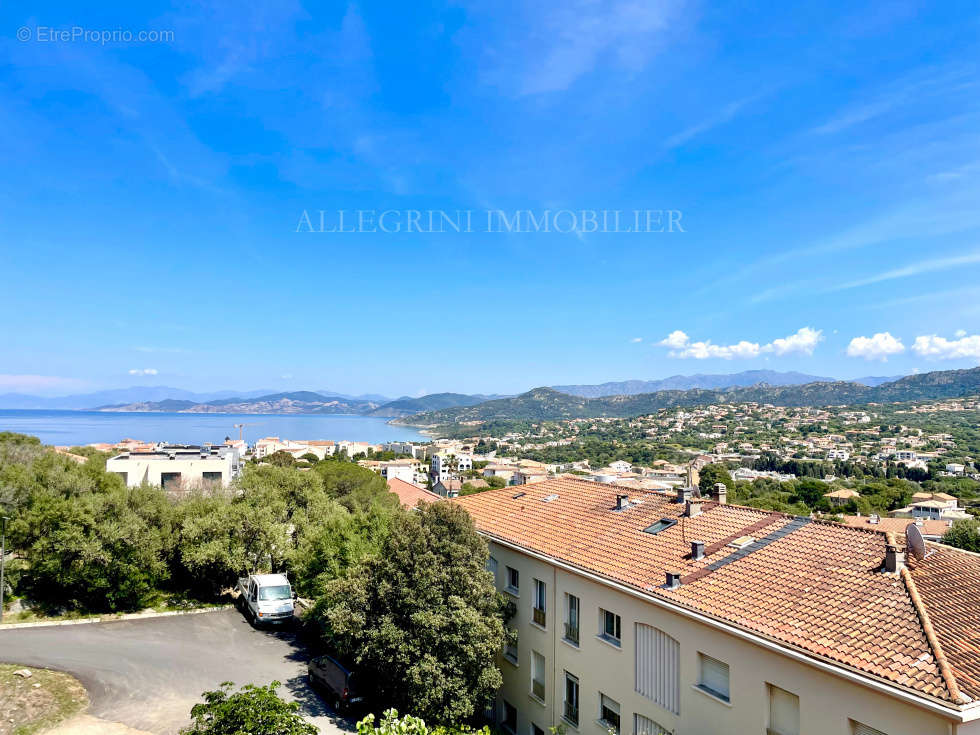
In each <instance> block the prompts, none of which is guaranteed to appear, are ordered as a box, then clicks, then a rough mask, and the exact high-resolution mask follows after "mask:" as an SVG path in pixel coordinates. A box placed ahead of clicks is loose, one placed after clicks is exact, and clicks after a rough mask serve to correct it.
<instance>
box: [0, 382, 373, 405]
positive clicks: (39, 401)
mask: <svg viewBox="0 0 980 735" xmlns="http://www.w3.org/2000/svg"><path fill="white" fill-rule="evenodd" d="M272 394H275V391H273V390H270V389H268V388H267V389H265V390H249V391H234V390H219V391H214V392H211V393H194V392H192V391H189V390H183V389H181V388H171V387H168V386H163V385H159V386H133V387H131V388H116V389H114V390H103V391H96V392H94V393H81V394H77V395H70V396H59V397H57V398H47V397H42V396H32V395H25V394H23V393H5V394H0V408H15V409H45V410H49V411H56V410H64V411H84V410H87V409H91V408H93V407H96V406H113V405H126V404H136V403H160V402H163V401H184V402H187V403H209V402H212V401H222V400H228V399H235V400H236V401H241V400H244V399H249V398H260V397H262V396H268V395H272ZM317 394H318V395H320V396H325V397H328V398H339V399H342V400H355V401H363V402H374V403H377V404H378V405H382V404H384V403H387V402H389V401H390V400H391V398H388V397H387V396H382V395H378V394H376V393H368V394H365V395H361V396H350V395H345V394H343V393H335V392H333V391H328V390H323V391H317Z"/></svg>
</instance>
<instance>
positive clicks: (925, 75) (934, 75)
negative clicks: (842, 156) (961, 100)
mask: <svg viewBox="0 0 980 735" xmlns="http://www.w3.org/2000/svg"><path fill="white" fill-rule="evenodd" d="M972 73H973V72H972V70H968V69H955V70H952V71H948V70H937V69H927V70H925V71H920V72H917V73H916V74H914V75H911V76H907V77H904V78H902V79H898V80H896V81H894V82H892V83H891V84H890V85H888V86H887V87H885V88H884V89H883V90H882V91H881V92H880V93H879V94H878V95H877V96H875V97H873V98H872V99H870V100H866V101H862V102H859V103H857V104H854V105H850V106H847V107H844V108H843V109H841V110H840V111H839V112H838V113H837V114H836V115H835V116H833V117H831V118H830V119H828V120H827V121H826V122H824V123H823V124H822V125H818V126H817V127H815V128H813V130H812V132H813V133H815V134H817V135H833V134H836V133H840V132H842V131H844V130H847V129H849V128H852V127H855V126H858V125H861V124H862V123H865V122H868V121H870V120H874V119H876V118H879V117H882V116H883V115H885V114H886V113H893V112H894V111H895V110H896V109H898V108H901V107H904V106H906V105H913V104H914V105H920V104H922V102H923V101H924V100H928V99H931V98H934V97H941V96H945V95H947V94H950V93H951V92H956V91H959V90H962V89H963V87H964V84H966V85H969V84H971V83H972Z"/></svg>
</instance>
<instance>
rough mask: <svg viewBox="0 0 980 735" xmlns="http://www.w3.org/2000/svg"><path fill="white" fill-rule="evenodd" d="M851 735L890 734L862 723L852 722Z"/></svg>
mask: <svg viewBox="0 0 980 735" xmlns="http://www.w3.org/2000/svg"><path fill="white" fill-rule="evenodd" d="M851 735H888V733H886V732H884V731H882V730H875V729H874V728H873V727H871V726H869V725H863V724H861V723H860V722H857V721H855V720H851Z"/></svg>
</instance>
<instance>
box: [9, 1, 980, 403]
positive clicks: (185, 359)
mask: <svg viewBox="0 0 980 735" xmlns="http://www.w3.org/2000/svg"><path fill="white" fill-rule="evenodd" d="M92 5H93V4H81V3H78V4H72V3H64V4H58V3H31V4H9V3H8V4H4V6H2V7H0V19H2V23H0V28H2V29H5V30H4V31H3V32H2V33H0V54H2V57H3V64H2V66H0V150H2V157H3V164H4V166H3V168H4V176H3V177H2V178H0V272H2V278H3V288H2V290H0V306H2V307H3V309H4V312H5V313H6V314H7V317H8V321H7V329H5V330H4V336H3V340H2V346H0V392H5V391H22V392H34V393H49V394H51V393H54V394H57V393H66V392H75V391H79V390H87V389H95V388H101V387H117V386H124V385H133V384H136V385H139V384H147V385H161V384H163V385H176V386H180V387H186V388H192V389H201V390H210V389H218V388H233V389H243V390H244V389H250V388H270V389H276V390H280V389H281V390H289V389H300V388H311V389H332V390H337V391H342V392H353V393H362V392H380V393H384V394H388V395H397V394H419V393H423V392H434V391H443V390H453V391H465V392H515V391H520V390H524V389H527V388H530V387H532V386H536V385H543V384H559V383H572V382H575V383H578V382H601V381H605V380H614V379H627V378H655V377H663V376H666V375H671V374H677V373H694V372H734V371H739V370H745V369H754V368H767V369H775V370H800V371H804V372H808V373H812V374H817V375H830V376H840V377H856V376H860V375H894V374H901V373H908V372H912V371H914V370H923V371H924V370H934V369H948V368H962V367H973V366H976V365H977V364H978V363H980V336H978V334H980V298H978V296H980V283H978V275H980V208H978V206H977V202H978V201H980V197H978V196H977V194H978V192H980V77H978V70H980V55H978V50H980V48H978V46H980V43H978V39H980V33H978V31H980V10H978V9H977V7H976V4H975V3H966V2H947V3H925V2H922V3H915V2H908V3H903V2H888V3H860V2H846V3H843V2H842V3H839V4H825V7H824V8H817V7H811V8H809V9H805V10H799V9H791V8H790V7H788V5H787V4H784V3H776V2H773V3H765V2H758V3H745V2H738V3H710V4H709V3H697V2H683V1H676V2H675V1H674V0H660V1H659V2H639V1H635V2H630V1H626V0H622V1H613V2H600V1H599V0H583V1H580V2H566V3H517V2H513V3H510V2H506V1H504V2H500V1H499V0H498V1H495V2H481V1H476V2H466V1H463V0H458V1H456V2H448V3H433V4H426V3H360V4H357V3H323V4H318V5H314V4H301V3H298V2H290V0H284V1H282V2H277V3H269V4H267V5H264V4H262V3H248V4H238V3H234V4H233V3H223V4H216V5H207V4H201V3H187V4H180V3H178V4H173V5H169V4H163V3H154V2H144V3H128V4H118V5H117V4H114V3H99V4H97V5H98V7H93V6H92ZM76 27H77V28H79V29H83V30H84V31H87V32H89V33H91V32H95V31H102V30H109V31H127V32H130V33H132V34H134V36H135V35H136V34H138V33H139V32H140V31H164V32H168V33H170V34H172V38H171V39H170V40H165V41H159V42H138V41H130V42H127V41H124V40H118V39H110V40H109V41H107V42H106V43H104V44H103V43H101V42H99V41H91V40H88V39H86V38H76V39H75V40H71V39H69V40H64V41H58V40H51V31H50V30H49V29H57V30H62V31H68V32H71V29H72V28H76ZM22 29H26V30H22ZM18 33H22V34H24V35H26V36H28V40H26V41H21V40H18ZM42 39H43V40H42ZM496 209H500V210H504V211H507V212H513V211H514V210H529V211H532V212H536V213H541V212H544V211H545V210H549V211H551V212H555V211H557V210H566V209H567V210H571V211H573V212H581V211H582V210H622V211H631V210H634V209H639V210H648V209H649V210H675V211H677V212H680V213H682V220H681V221H682V224H683V229H684V231H683V232H677V231H675V232H670V233H668V232H643V233H636V232H632V233H615V232H605V233H602V232H599V233H591V232H590V233H583V232H562V233H558V232H547V233H546V232H530V233H515V232H511V233H506V232H503V233H501V232H493V233H490V232H485V231H474V232H471V233H466V232H461V233H456V232H441V233H431V232H430V233H420V232H411V233H406V232H404V231H402V232H399V233H390V232H389V233H384V232H363V231H362V232H355V233H327V232H309V231H306V230H305V229H303V228H299V229H301V230H303V231H300V232H297V229H298V225H299V223H300V222H301V216H302V213H303V212H304V211H307V212H316V211H318V210H326V211H327V212H337V211H338V210H345V211H354V210H372V211H376V212H380V211H384V210H394V211H397V212H405V211H407V210H421V211H427V210H437V211H438V210H445V211H449V212H454V211H456V210H473V211H474V212H476V213H478V216H482V214H480V213H483V212H486V211H487V210H496Z"/></svg>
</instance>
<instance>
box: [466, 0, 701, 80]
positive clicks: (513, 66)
mask: <svg viewBox="0 0 980 735" xmlns="http://www.w3.org/2000/svg"><path fill="white" fill-rule="evenodd" d="M472 5H474V6H477V7H474V8H472V10H473V11H474V12H475V13H476V14H480V13H483V12H485V13H486V14H487V15H486V17H487V18H493V17H494V16H496V17H497V18H499V17H500V15H501V11H502V10H503V8H502V7H501V5H500V4H499V3H492V4H491V3H479V2H477V3H472ZM688 5H689V3H688V2H686V1H685V0H653V1H652V2H643V1H642V0H608V1H606V2H597V1H596V0H574V1H573V2H568V3H558V4H534V3H531V4H526V5H525V4H518V5H515V6H514V7H513V10H511V9H508V11H507V12H505V13H504V15H506V16H507V17H508V18H509V20H508V22H507V23H506V25H505V26H504V29H503V34H504V37H503V38H502V39H501V40H500V41H499V42H498V43H496V44H487V53H486V56H485V59H484V61H485V63H486V64H487V65H488V67H489V68H488V71H487V79H488V81H490V82H492V83H494V84H495V85H497V86H499V87H502V88H506V89H508V90H512V91H513V92H514V93H516V94H517V95H519V96H529V95H540V94H547V93H553V92H561V91H563V90H566V89H568V88H569V87H571V86H572V85H573V84H574V83H575V82H576V81H578V80H579V79H580V78H582V77H583V76H585V75H587V74H589V73H590V72H591V71H592V70H593V69H595V68H596V67H597V66H599V65H600V64H602V63H609V64H610V65H613V66H615V67H618V68H619V69H622V70H626V71H639V70H641V69H642V68H643V67H644V66H646V64H647V63H648V62H649V61H650V59H652V58H653V57H654V56H656V55H657V54H658V53H660V52H661V50H662V49H663V47H664V46H665V45H666V43H667V41H668V40H669V38H670V37H671V36H675V35H677V34H678V32H679V29H678V26H679V25H680V23H679V21H680V20H681V19H682V18H683V15H684V12H685V10H686V9H687V7H688ZM515 16H517V17H515ZM483 41H484V43H486V40H485V39H483Z"/></svg>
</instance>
